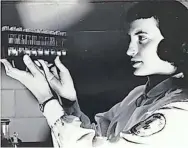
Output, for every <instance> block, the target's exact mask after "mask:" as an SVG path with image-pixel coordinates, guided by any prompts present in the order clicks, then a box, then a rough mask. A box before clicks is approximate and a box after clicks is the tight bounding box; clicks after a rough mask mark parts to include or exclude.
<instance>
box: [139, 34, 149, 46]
mask: <svg viewBox="0 0 188 148" xmlns="http://www.w3.org/2000/svg"><path fill="white" fill-rule="evenodd" d="M138 40H139V43H140V44H145V43H147V41H148V38H147V37H146V36H143V35H139V36H138Z"/></svg>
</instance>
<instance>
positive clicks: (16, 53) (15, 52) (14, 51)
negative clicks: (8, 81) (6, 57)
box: [11, 47, 18, 56]
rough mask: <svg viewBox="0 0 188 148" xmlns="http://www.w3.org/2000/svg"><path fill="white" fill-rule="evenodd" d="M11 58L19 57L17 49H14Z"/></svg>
mask: <svg viewBox="0 0 188 148" xmlns="http://www.w3.org/2000/svg"><path fill="white" fill-rule="evenodd" d="M11 56H18V50H17V48H16V47H12V51H11Z"/></svg>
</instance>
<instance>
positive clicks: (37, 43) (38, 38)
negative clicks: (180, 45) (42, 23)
mask: <svg viewBox="0 0 188 148" xmlns="http://www.w3.org/2000/svg"><path fill="white" fill-rule="evenodd" d="M36 45H40V36H36Z"/></svg>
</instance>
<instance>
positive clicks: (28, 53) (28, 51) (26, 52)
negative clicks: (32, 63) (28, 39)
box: [25, 47, 31, 56]
mask: <svg viewBox="0 0 188 148" xmlns="http://www.w3.org/2000/svg"><path fill="white" fill-rule="evenodd" d="M25 54H27V55H29V56H30V55H31V50H30V49H29V48H28V47H26V48H25Z"/></svg>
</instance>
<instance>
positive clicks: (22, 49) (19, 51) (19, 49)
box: [18, 47, 24, 55]
mask: <svg viewBox="0 0 188 148" xmlns="http://www.w3.org/2000/svg"><path fill="white" fill-rule="evenodd" d="M23 54H24V48H23V47H19V48H18V55H23Z"/></svg>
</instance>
